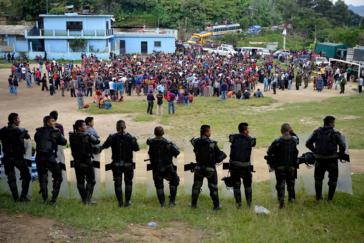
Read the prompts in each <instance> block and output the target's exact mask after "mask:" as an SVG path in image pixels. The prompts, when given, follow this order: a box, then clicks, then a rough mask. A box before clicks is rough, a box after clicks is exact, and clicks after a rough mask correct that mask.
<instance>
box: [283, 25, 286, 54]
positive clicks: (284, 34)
mask: <svg viewBox="0 0 364 243" xmlns="http://www.w3.org/2000/svg"><path fill="white" fill-rule="evenodd" d="M282 35H283V50H286V36H287V29H286V28H284V30H283V32H282Z"/></svg>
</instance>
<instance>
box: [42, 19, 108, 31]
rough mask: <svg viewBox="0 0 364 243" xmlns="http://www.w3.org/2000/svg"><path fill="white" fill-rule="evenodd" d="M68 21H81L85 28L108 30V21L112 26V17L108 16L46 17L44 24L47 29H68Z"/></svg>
mask: <svg viewBox="0 0 364 243" xmlns="http://www.w3.org/2000/svg"><path fill="white" fill-rule="evenodd" d="M68 21H81V22H82V28H83V30H106V21H108V22H109V28H111V24H110V21H111V20H110V18H108V17H91V16H90V17H87V16H83V17H71V16H59V17H44V18H43V24H44V29H45V30H66V26H67V25H66V22H68Z"/></svg>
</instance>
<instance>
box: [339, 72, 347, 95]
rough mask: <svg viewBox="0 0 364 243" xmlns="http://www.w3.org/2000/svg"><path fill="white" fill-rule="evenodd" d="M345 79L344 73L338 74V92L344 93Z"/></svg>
mask: <svg viewBox="0 0 364 243" xmlns="http://www.w3.org/2000/svg"><path fill="white" fill-rule="evenodd" d="M346 81H347V80H346V78H345V76H344V74H341V76H340V94H344V93H345V85H346Z"/></svg>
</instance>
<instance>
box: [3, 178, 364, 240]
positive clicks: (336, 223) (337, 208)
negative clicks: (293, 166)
mask: <svg viewBox="0 0 364 243" xmlns="http://www.w3.org/2000/svg"><path fill="white" fill-rule="evenodd" d="M352 179H353V190H354V195H353V196H350V195H348V194H344V193H337V194H336V195H335V199H334V203H332V204H327V203H326V202H321V203H319V204H317V203H316V202H315V200H314V198H313V197H312V196H307V195H306V194H304V193H302V192H299V193H298V195H297V199H298V200H297V203H295V204H294V205H287V207H286V208H285V209H284V210H278V208H277V206H278V205H277V202H276V200H275V199H274V198H273V197H272V194H271V191H270V189H271V186H270V183H269V182H261V183H255V184H254V190H253V196H254V198H253V204H256V205H263V206H264V207H266V208H268V209H269V210H271V214H270V215H268V216H259V215H256V214H255V213H254V212H253V210H251V211H249V210H247V209H246V208H245V207H244V208H243V209H241V210H237V209H235V206H234V201H233V199H232V198H222V199H221V201H222V206H223V209H222V210H221V211H220V212H214V211H212V210H211V207H212V205H211V201H210V199H209V198H208V196H205V195H202V196H201V197H200V200H199V208H198V209H197V210H192V209H190V208H189V207H188V206H187V205H188V204H189V201H190V195H186V194H183V193H179V195H178V197H177V202H178V205H177V206H176V207H175V208H165V209H161V208H160V207H159V206H158V203H157V198H156V196H154V195H153V196H152V197H149V198H148V197H146V196H145V195H146V194H145V190H144V189H143V187H142V186H137V190H136V193H135V194H134V195H133V201H134V204H133V205H132V207H130V208H127V209H125V208H122V209H119V208H117V206H116V201H115V199H114V197H109V198H105V199H100V200H98V204H97V205H95V206H92V207H87V206H83V205H82V204H81V203H80V202H79V200H67V199H63V198H60V199H59V201H58V203H57V205H56V206H54V207H52V206H47V205H43V204H42V203H41V198H40V196H39V194H38V193H37V189H38V185H36V186H35V187H34V188H33V195H34V199H33V200H32V201H31V202H30V203H28V204H21V203H16V204H15V203H13V202H12V200H11V199H10V197H9V196H8V195H4V194H0V208H1V209H4V210H6V211H8V212H10V213H29V214H31V215H34V216H41V217H48V218H52V219H56V220H59V221H61V222H63V223H65V224H67V225H70V226H73V227H76V228H80V229H85V230H89V231H90V230H98V231H100V230H102V231H105V230H107V231H111V232H112V231H117V232H119V233H120V232H121V230H122V229H125V227H126V226H127V225H128V224H131V223H133V224H142V225H146V223H148V222H149V221H151V220H153V221H156V222H157V223H158V224H159V225H160V226H161V227H165V226H166V225H168V223H169V222H175V221H179V222H185V223H187V224H189V225H191V226H192V227H193V228H195V229H197V230H205V231H206V232H207V236H208V237H207V239H206V240H207V241H214V242H361V241H362V240H363V239H364V227H363V225H364V208H363V203H364V187H363V186H362V185H363V183H364V174H355V175H353V177H352ZM181 191H182V190H180V192H181ZM170 226H173V225H170Z"/></svg>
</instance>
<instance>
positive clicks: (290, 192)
mask: <svg viewBox="0 0 364 243" xmlns="http://www.w3.org/2000/svg"><path fill="white" fill-rule="evenodd" d="M295 201H296V193H295V191H294V188H293V189H292V188H289V189H288V202H290V203H294V202H295Z"/></svg>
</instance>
